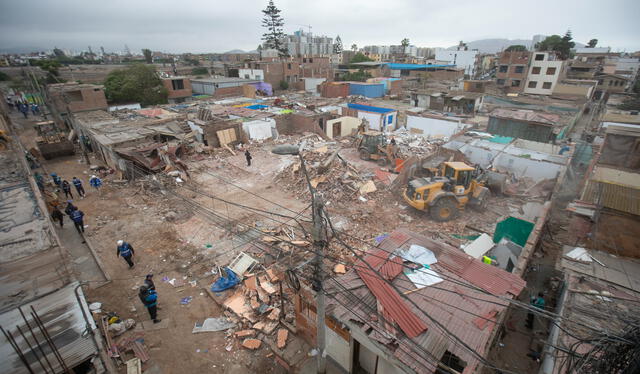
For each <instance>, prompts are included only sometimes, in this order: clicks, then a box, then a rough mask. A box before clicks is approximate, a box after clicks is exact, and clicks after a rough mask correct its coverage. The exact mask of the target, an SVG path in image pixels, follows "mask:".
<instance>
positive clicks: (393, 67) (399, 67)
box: [387, 63, 456, 70]
mask: <svg viewBox="0 0 640 374" xmlns="http://www.w3.org/2000/svg"><path fill="white" fill-rule="evenodd" d="M387 65H388V66H389V69H391V70H417V69H425V68H427V69H434V68H455V67H456V65H436V64H433V65H425V64H397V63H388V64H387Z"/></svg>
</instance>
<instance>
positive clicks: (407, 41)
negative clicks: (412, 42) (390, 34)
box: [400, 38, 409, 48]
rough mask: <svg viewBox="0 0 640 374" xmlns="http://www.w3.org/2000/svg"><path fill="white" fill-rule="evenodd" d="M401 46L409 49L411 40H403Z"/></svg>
mask: <svg viewBox="0 0 640 374" xmlns="http://www.w3.org/2000/svg"><path fill="white" fill-rule="evenodd" d="M400 45H401V46H403V47H404V48H407V47H408V46H409V39H407V38H404V39H402V41H401V42H400Z"/></svg>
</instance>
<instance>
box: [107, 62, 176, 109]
mask: <svg viewBox="0 0 640 374" xmlns="http://www.w3.org/2000/svg"><path fill="white" fill-rule="evenodd" d="M104 88H105V94H106V96H107V100H109V101H110V102H113V103H131V102H137V103H140V105H143V106H146V105H156V104H166V103H167V89H166V88H164V86H163V85H162V81H161V80H160V78H159V77H158V76H157V75H156V70H155V68H154V67H153V66H149V65H144V64H134V65H131V66H129V67H127V68H125V69H120V70H114V71H112V72H111V73H109V75H108V76H107V79H106V80H105V81H104Z"/></svg>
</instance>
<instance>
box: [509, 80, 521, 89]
mask: <svg viewBox="0 0 640 374" xmlns="http://www.w3.org/2000/svg"><path fill="white" fill-rule="evenodd" d="M511 87H520V80H519V79H513V80H511Z"/></svg>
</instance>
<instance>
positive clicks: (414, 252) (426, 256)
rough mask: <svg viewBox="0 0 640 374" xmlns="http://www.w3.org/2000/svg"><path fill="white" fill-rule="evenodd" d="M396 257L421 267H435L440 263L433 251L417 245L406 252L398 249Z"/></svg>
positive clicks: (413, 245)
mask: <svg viewBox="0 0 640 374" xmlns="http://www.w3.org/2000/svg"><path fill="white" fill-rule="evenodd" d="M396 255H397V256H399V257H401V258H402V259H403V260H404V261H411V262H415V263H416V264H420V265H433V264H435V263H436V262H438V259H436V255H435V254H434V253H433V252H431V250H429V249H427V248H425V247H422V246H419V245H415V244H412V245H411V246H410V247H409V248H408V249H405V250H402V249H397V250H396Z"/></svg>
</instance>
